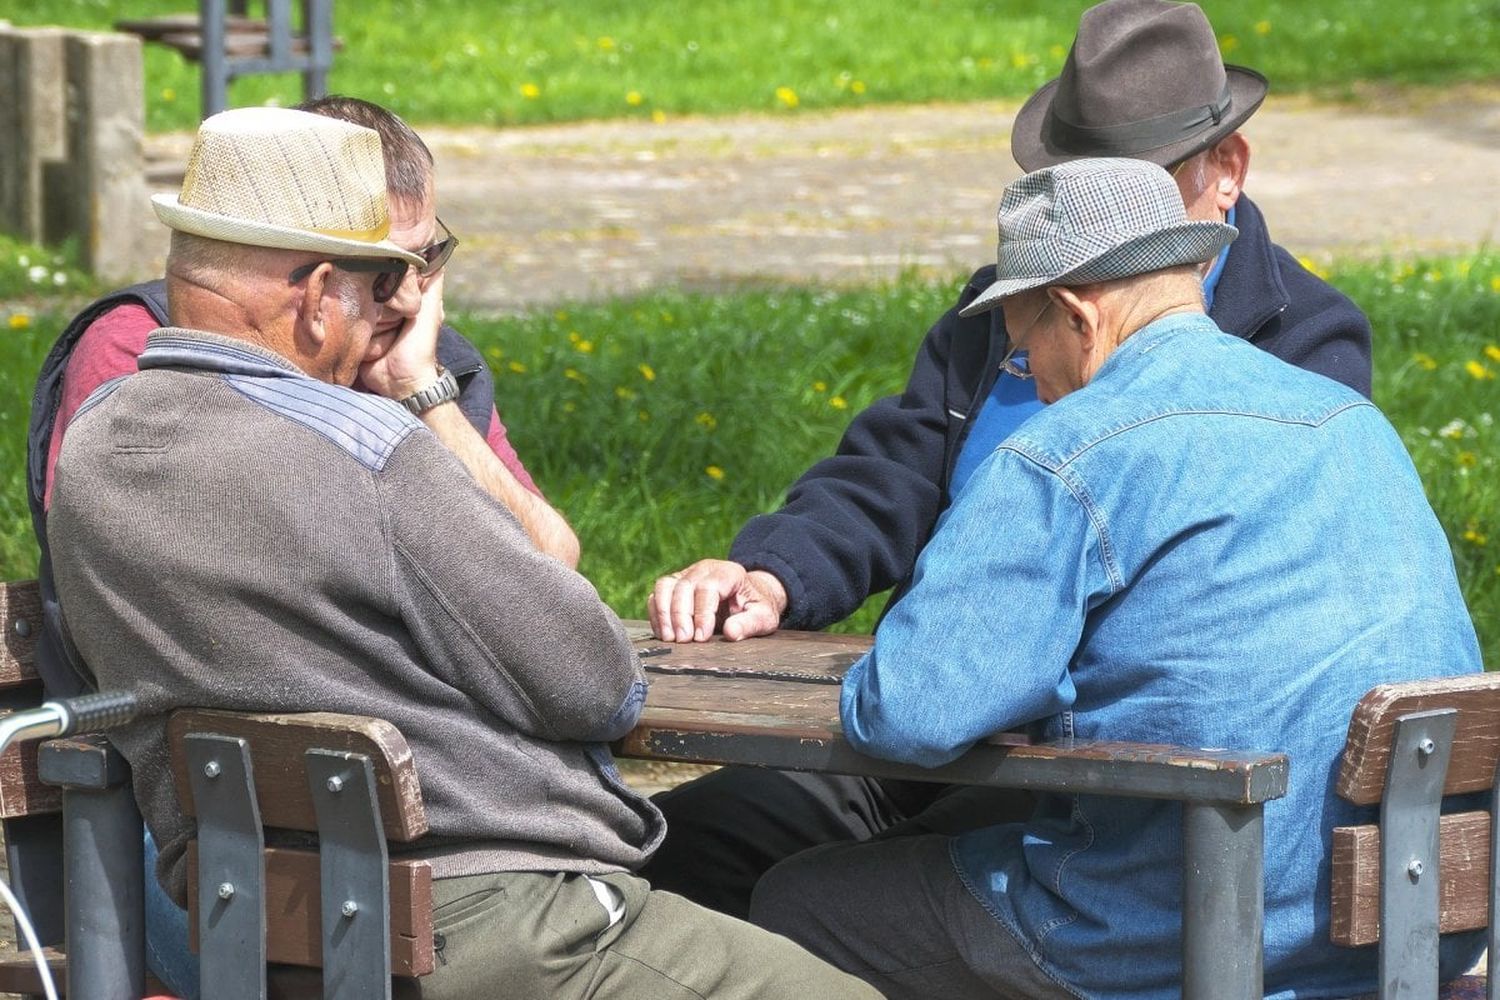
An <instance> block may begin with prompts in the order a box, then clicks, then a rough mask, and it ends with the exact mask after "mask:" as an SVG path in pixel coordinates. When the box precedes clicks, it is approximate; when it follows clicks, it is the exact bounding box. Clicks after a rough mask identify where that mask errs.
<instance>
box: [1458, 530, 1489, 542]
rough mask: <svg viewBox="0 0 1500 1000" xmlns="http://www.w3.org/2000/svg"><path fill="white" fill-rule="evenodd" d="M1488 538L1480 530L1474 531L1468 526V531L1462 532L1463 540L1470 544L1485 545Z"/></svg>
mask: <svg viewBox="0 0 1500 1000" xmlns="http://www.w3.org/2000/svg"><path fill="white" fill-rule="evenodd" d="M1489 540H1490V536H1489V535H1486V534H1484V533H1483V532H1480V531H1476V530H1474V529H1473V528H1470V529H1469V530H1468V531H1465V532H1464V541H1466V542H1468V543H1469V544H1471V545H1481V546H1482V545H1487V544H1489Z"/></svg>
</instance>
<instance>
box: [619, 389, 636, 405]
mask: <svg viewBox="0 0 1500 1000" xmlns="http://www.w3.org/2000/svg"><path fill="white" fill-rule="evenodd" d="M615 398H617V399H623V400H625V401H626V402H629V401H630V400H632V399H634V398H635V390H634V389H627V388H625V386H623V385H617V386H615Z"/></svg>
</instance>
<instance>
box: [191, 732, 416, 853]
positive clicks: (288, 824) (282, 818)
mask: <svg viewBox="0 0 1500 1000" xmlns="http://www.w3.org/2000/svg"><path fill="white" fill-rule="evenodd" d="M189 733H217V734H219V735H221V736H233V737H241V738H243V739H246V740H248V741H249V742H250V747H251V755H252V758H253V760H254V771H255V795H256V798H257V799H258V800H259V803H260V815H261V822H262V823H263V824H264V825H266V826H268V827H276V828H278V829H283V830H304V831H307V832H316V831H317V829H318V822H317V815H316V813H315V812H314V810H313V804H312V797H311V796H310V795H309V794H308V789H307V777H306V770H305V760H304V757H303V755H304V753H305V752H306V751H307V750H309V749H312V748H317V749H321V750H337V751H349V752H353V753H361V754H364V755H365V756H367V757H369V758H370V762H371V763H372V764H373V765H374V768H375V785H376V791H377V795H378V796H379V799H380V819H381V825H382V827H383V828H384V830H385V835H386V839H388V840H391V841H394V842H396V843H402V844H404V843H410V842H411V841H413V840H416V839H417V838H418V837H420V836H422V835H423V834H424V833H426V832H427V812H426V809H425V808H424V807H423V805H422V789H421V786H420V785H419V784H418V781H417V768H416V763H415V761H413V759H412V754H411V748H410V747H409V746H407V744H406V740H405V738H404V737H402V735H401V733H400V732H399V731H398V730H397V729H396V727H395V726H393V725H391V724H390V723H388V722H384V721H382V720H380V719H368V718H364V717H361V716H352V715H339V714H336V713H333V712H306V713H298V714H293V715H281V714H246V713H241V712H215V711H209V710H206V709H184V710H182V711H178V712H175V713H173V715H172V718H171V719H170V721H169V722H168V724H167V739H168V741H169V744H170V746H171V750H172V772H173V779H174V780H175V782H176V785H177V797H178V801H179V802H181V803H182V808H183V809H184V811H185V812H186V814H187V815H190V816H191V815H194V812H193V806H192V802H193V796H192V789H191V785H190V784H189V782H188V775H187V754H186V753H184V752H183V749H182V741H183V737H185V736H186V735H187V734H189Z"/></svg>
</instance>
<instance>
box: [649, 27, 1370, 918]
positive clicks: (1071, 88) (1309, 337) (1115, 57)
mask: <svg viewBox="0 0 1500 1000" xmlns="http://www.w3.org/2000/svg"><path fill="white" fill-rule="evenodd" d="M1266 89H1267V84H1266V80H1265V78H1264V77H1263V76H1261V75H1260V74H1259V73H1257V72H1255V71H1254V70H1251V69H1246V68H1244V67H1240V66H1225V65H1224V62H1223V60H1222V58H1221V57H1220V54H1219V47H1218V41H1217V39H1216V37H1215V35H1214V30H1213V27H1212V26H1211V25H1210V24H1209V23H1208V20H1207V18H1205V17H1204V15H1203V12H1202V11H1201V10H1200V9H1199V8H1198V7H1197V6H1196V5H1194V4H1190V3H1174V2H1168V0H1106V2H1104V3H1100V4H1098V5H1097V6H1095V7H1092V8H1090V9H1089V10H1088V11H1086V12H1085V13H1084V14H1083V17H1082V20H1081V21H1080V23H1079V26H1078V35H1077V38H1076V40H1075V41H1074V43H1073V47H1072V50H1071V51H1070V52H1069V54H1068V58H1067V60H1066V62H1065V63H1064V65H1063V70H1062V74H1061V75H1060V76H1059V77H1058V78H1057V79H1056V80H1053V81H1051V82H1050V83H1048V84H1046V85H1045V86H1043V87H1041V88H1040V89H1039V90H1038V91H1037V92H1036V94H1035V95H1034V96H1033V97H1032V98H1031V99H1030V100H1029V101H1027V103H1026V105H1025V106H1024V107H1023V108H1022V109H1021V110H1020V112H1019V114H1018V115H1017V117H1016V121H1015V124H1014V127H1013V129H1012V132H1011V152H1012V154H1013V155H1014V157H1015V159H1016V162H1017V163H1019V164H1020V165H1021V167H1022V169H1024V170H1036V169H1038V168H1040V167H1043V166H1047V165H1050V164H1055V163H1059V162H1062V161H1065V160H1071V159H1076V158H1079V157H1085V156H1128V157H1132V158H1136V159H1141V160H1147V161H1150V162H1152V163H1157V164H1161V165H1163V166H1165V167H1167V168H1168V169H1169V170H1171V171H1172V173H1173V176H1174V178H1175V180H1176V182H1177V187H1178V191H1179V193H1180V195H1181V196H1182V198H1183V200H1184V202H1185V204H1186V206H1187V211H1188V214H1189V216H1191V217H1192V218H1195V219H1204V220H1209V221H1218V222H1224V221H1228V222H1229V223H1232V224H1233V225H1235V226H1236V227H1237V228H1238V229H1239V231H1240V236H1239V239H1237V240H1236V241H1235V243H1234V244H1233V245H1232V246H1230V247H1228V248H1226V249H1225V250H1223V251H1221V252H1220V253H1219V254H1218V255H1217V256H1215V257H1214V258H1212V259H1211V260H1209V261H1206V262H1204V265H1203V267H1202V269H1201V270H1202V273H1201V275H1200V277H1201V283H1202V287H1203V294H1204V298H1205V303H1206V305H1207V311H1208V314H1209V316H1210V317H1211V318H1213V319H1214V321H1215V322H1217V323H1218V324H1219V326H1220V327H1222V328H1223V329H1224V330H1226V331H1228V332H1229V333H1231V334H1233V335H1234V336H1236V337H1239V338H1241V339H1243V340H1245V341H1247V342H1249V343H1251V344H1253V345H1255V346H1256V347H1259V348H1261V349H1262V350H1264V351H1266V352H1267V353H1269V354H1271V355H1274V356H1275V357H1278V358H1280V359H1282V360H1283V361H1287V362H1290V363H1292V364H1295V365H1297V366H1299V367H1302V368H1305V369H1307V370H1309V371H1315V372H1318V373H1320V374H1323V375H1327V376H1329V377H1330V378H1333V379H1336V380H1338V381H1340V382H1343V383H1344V384H1345V385H1348V386H1350V387H1351V388H1353V389H1355V390H1357V391H1359V392H1361V393H1364V394H1366V395H1368V393H1369V390H1370V327H1369V323H1368V322H1367V321H1366V320H1365V318H1364V316H1363V315H1361V313H1360V311H1359V310H1358V308H1356V307H1355V305H1354V304H1353V303H1352V302H1350V301H1349V300H1348V299H1347V298H1346V297H1345V296H1344V295H1342V294H1341V293H1339V292H1338V291H1336V290H1335V289H1333V288H1332V287H1330V286H1329V285H1328V284H1327V283H1326V282H1324V281H1322V280H1321V279H1319V278H1318V277H1316V276H1315V275H1313V274H1311V273H1310V272H1308V271H1307V270H1306V269H1305V268H1303V267H1302V266H1301V265H1300V264H1298V263H1297V261H1296V260H1295V259H1294V258H1293V257H1292V256H1291V255H1290V254H1289V253H1287V251H1286V250H1284V249H1282V248H1281V247H1279V246H1277V245H1276V244H1275V243H1273V242H1272V241H1271V236H1270V234H1269V232H1268V231H1267V228H1266V222H1265V220H1264V219H1263V217H1262V216H1261V213H1260V210H1259V209H1258V208H1257V207H1256V206H1255V205H1254V204H1253V203H1252V202H1251V201H1250V199H1249V198H1247V197H1245V196H1244V195H1243V192H1242V189H1243V185H1244V183H1245V177H1246V173H1247V171H1248V170H1249V165H1250V145H1249V143H1248V142H1247V140H1246V139H1245V137H1244V136H1243V135H1242V134H1241V133H1240V132H1239V131H1238V130H1239V128H1240V127H1241V126H1242V125H1243V124H1244V123H1245V122H1246V121H1247V120H1248V119H1249V118H1250V116H1251V115H1252V114H1253V113H1254V112H1255V110H1256V109H1257V108H1258V107H1259V106H1260V103H1261V101H1262V100H1263V99H1264V97H1265V94H1266ZM993 276H994V268H993V267H992V266H986V267H984V268H981V269H980V270H979V271H977V272H975V274H974V275H973V277H971V278H970V279H969V281H968V282H967V284H966V285H965V287H964V288H963V290H962V292H961V293H960V296H959V299H958V302H957V303H956V304H955V305H954V307H953V308H952V309H950V310H949V311H948V312H947V313H946V314H945V315H944V316H943V317H941V318H940V319H939V320H938V321H937V323H936V324H934V325H933V327H932V329H931V330H930V331H929V332H928V334H927V337H926V339H925V340H924V341H923V342H922V345H921V347H920V348H919V349H918V351H917V355H916V361H915V365H914V367H913V368H912V372H911V375H910V377H909V379H908V381H907V384H906V388H905V389H904V391H903V392H902V393H901V395H900V396H893V397H890V398H888V399H883V400H880V401H878V402H876V403H875V404H874V405H872V406H871V407H869V408H868V409H866V410H865V411H864V412H862V413H860V414H859V415H858V416H856V417H855V418H854V420H853V421H852V422H851V423H850V425H849V428H848V430H847V432H846V433H845V434H844V438H843V440H842V441H841V442H840V443H839V447H838V451H837V453H836V454H835V455H833V456H831V457H830V458H828V459H826V460H824V461H821V462H819V463H817V464H816V465H814V466H813V467H812V468H811V469H809V470H808V471H807V472H806V473H805V474H804V475H803V476H802V478H801V479H799V480H798V481H797V482H796V483H794V484H793V485H792V486H791V488H790V489H789V490H788V492H787V499H786V503H785V505H784V506H783V507H782V508H781V509H780V510H778V511H775V512H774V513H771V514H769V515H764V516H760V517H755V518H752V519H751V520H750V521H749V522H748V523H747V524H746V525H745V526H744V528H743V529H742V530H741V531H740V533H739V535H738V537H736V538H735V540H734V544H733V545H732V546H731V548H730V553H729V560H721V559H706V560H702V561H700V562H697V563H694V564H693V565H691V566H689V567H687V568H685V569H683V570H680V571H678V572H676V573H672V574H669V575H667V576H665V577H663V578H662V579H660V580H658V581H657V583H656V586H655V590H654V592H653V593H652V595H651V598H650V601H649V604H648V615H649V616H650V618H651V620H652V624H653V626H654V628H655V629H656V633H657V635H659V636H661V637H662V638H663V639H667V640H676V641H679V642H681V641H688V640H700V641H701V640H704V639H707V638H709V637H710V636H712V635H713V634H714V633H715V631H720V632H722V633H723V635H724V637H725V638H727V639H741V638H745V637H746V636H750V635H758V634H763V633H766V632H770V631H774V630H775V629H777V628H778V627H784V628H800V629H818V628H823V627H825V626H827V625H830V624H832V623H834V622H836V621H839V620H840V619H843V618H845V617H847V616H848V615H850V614H852V613H853V612H854V611H855V610H857V609H858V608H859V607H860V606H861V605H862V604H863V603H864V602H865V600H866V599H867V598H869V597H870V596H871V595H873V594H878V593H880V592H881V591H884V590H887V589H889V588H891V587H894V588H895V595H897V596H899V595H900V594H901V593H902V592H903V591H905V589H906V588H907V587H909V586H910V584H911V581H912V574H913V569H914V566H915V562H916V556H917V553H918V552H919V551H920V550H921V548H922V546H923V544H925V542H926V541H927V539H928V537H929V536H930V535H931V533H932V531H933V528H934V526H935V525H936V524H937V521H938V519H939V517H940V516H941V515H942V514H943V512H944V511H945V510H946V509H947V508H948V506H949V505H950V504H951V503H952V502H953V498H954V497H956V496H957V495H958V493H959V492H960V490H961V489H962V488H963V485H964V483H965V482H966V481H967V479H968V478H969V476H971V475H972V474H973V472H974V470H975V469H976V468H977V467H978V466H979V464H980V463H981V462H982V461H983V460H984V459H985V457H986V456H988V455H989V454H990V452H992V451H994V449H995V446H996V445H998V444H999V443H1000V442H1001V441H1003V440H1004V439H1005V437H1006V435H1008V434H1009V433H1011V432H1012V431H1013V430H1015V429H1016V428H1017V427H1018V426H1020V425H1021V423H1022V422H1023V421H1024V420H1025V419H1026V418H1027V417H1029V416H1031V415H1032V414H1033V413H1035V412H1036V411H1037V410H1038V409H1039V408H1040V406H1041V402H1040V401H1039V400H1038V399H1037V396H1036V392H1035V388H1034V386H1033V384H1032V383H1030V382H1026V381H1024V380H1021V379H1017V378H1015V377H1014V376H1013V375H1011V374H1009V373H1008V372H1006V371H1004V370H1003V369H1002V368H1001V365H1000V360H1001V357H1002V356H1003V355H1004V354H1005V352H1006V351H1007V350H1009V348H1010V345H1011V340H1010V338H1009V337H1008V335H1007V329H1006V323H1005V320H1004V318H1003V317H1002V316H1001V315H1000V313H999V312H998V311H996V312H991V313H981V314H979V315H970V316H965V315H963V314H962V312H961V309H962V307H964V306H967V305H968V304H969V303H970V302H972V301H973V300H974V298H975V297H976V296H978V295H979V294H980V293H981V292H982V291H983V290H984V289H985V288H986V287H987V286H988V285H989V284H990V282H991V281H992V280H993ZM887 607H889V605H887ZM936 788H937V786H934V785H929V784H919V783H910V782H908V783H904V784H903V783H899V782H876V781H872V780H860V779H854V778H841V777H830V776H823V775H797V774H788V773H784V772H776V771H764V770H757V769H748V768H725V769H721V770H720V771H718V772H716V773H714V774H711V775H708V776H707V777H704V778H700V779H698V780H696V781H694V782H691V783H689V784H687V785H684V786H681V787H679V788H677V789H674V790H672V791H669V792H665V793H663V794H662V795H661V796H659V801H658V805H660V807H661V809H662V811H663V812H664V813H666V815H667V817H668V819H669V826H670V832H669V833H668V835H667V841H666V843H665V844H664V845H663V847H662V850H661V851H660V852H658V854H657V856H656V858H655V859H654V861H653V862H652V866H651V868H650V869H649V871H650V874H651V875H652V876H653V878H656V879H659V880H660V884H662V885H663V886H664V887H666V888H670V889H671V890H672V891H674V892H681V893H684V894H685V895H688V896H690V897H691V898H693V899H698V900H700V901H702V902H707V903H709V904H710V905H713V906H716V907H720V908H722V909H724V910H725V912H729V913H743V912H744V908H745V906H746V905H747V903H748V900H749V893H750V889H751V887H752V886H753V884H754V881H755V879H756V878H757V877H758V876H759V874H760V873H761V872H762V871H764V870H765V868H767V867H769V866H770V865H771V864H772V863H774V862H775V861H776V860H777V859H779V858H780V857H783V856H785V855H786V854H787V853H790V852H792V851H795V850H798V849H800V848H801V847H804V846H810V845H811V844H814V843H821V842H824V841H829V840H843V839H849V838H856V839H857V838H861V837H867V836H871V835H874V834H878V833H884V832H886V831H888V830H889V829H890V828H891V827H893V826H896V825H900V824H906V825H909V826H910V825H916V826H918V827H931V826H933V825H942V826H944V827H949V828H951V827H952V826H953V824H955V823H963V822H968V821H970V820H983V819H986V818H988V817H991V816H993V815H994V813H993V807H994V803H992V802H987V803H986V808H984V809H981V810H977V811H975V810H962V809H958V808H955V807H956V806H957V803H955V802H951V801H947V800H946V799H944V800H940V801H939V802H938V803H937V805H938V807H939V811H934V809H933V807H932V806H931V805H929V803H930V802H931V797H932V795H933V793H934V791H935V790H936ZM727 816H733V817H734V818H733V820H725V819H723V818H722V817H727Z"/></svg>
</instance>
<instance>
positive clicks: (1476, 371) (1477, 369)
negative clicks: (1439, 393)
mask: <svg viewBox="0 0 1500 1000" xmlns="http://www.w3.org/2000/svg"><path fill="white" fill-rule="evenodd" d="M1464 371H1466V372H1468V373H1469V374H1470V375H1471V376H1473V377H1474V378H1477V379H1479V380H1480V381H1481V382H1483V381H1484V380H1486V379H1492V378H1494V377H1495V373H1494V372H1492V371H1490V369H1489V366H1488V365H1485V364H1483V363H1481V362H1478V361H1465V362H1464Z"/></svg>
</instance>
